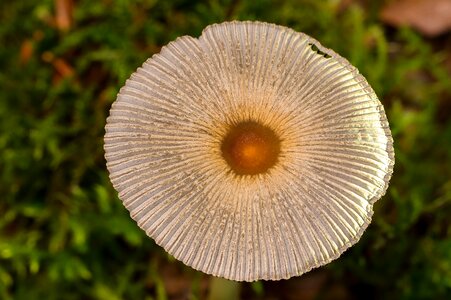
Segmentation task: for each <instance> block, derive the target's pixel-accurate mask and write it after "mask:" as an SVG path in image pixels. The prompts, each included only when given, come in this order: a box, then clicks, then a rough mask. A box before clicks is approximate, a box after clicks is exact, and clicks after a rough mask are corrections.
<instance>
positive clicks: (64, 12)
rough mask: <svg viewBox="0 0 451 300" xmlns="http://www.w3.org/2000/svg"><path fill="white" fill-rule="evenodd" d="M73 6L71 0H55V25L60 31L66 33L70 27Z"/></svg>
mask: <svg viewBox="0 0 451 300" xmlns="http://www.w3.org/2000/svg"><path fill="white" fill-rule="evenodd" d="M73 8H74V4H73V2H72V0H55V25H56V28H58V29H59V30H61V31H67V30H69V29H70V28H71V26H72V15H73Z"/></svg>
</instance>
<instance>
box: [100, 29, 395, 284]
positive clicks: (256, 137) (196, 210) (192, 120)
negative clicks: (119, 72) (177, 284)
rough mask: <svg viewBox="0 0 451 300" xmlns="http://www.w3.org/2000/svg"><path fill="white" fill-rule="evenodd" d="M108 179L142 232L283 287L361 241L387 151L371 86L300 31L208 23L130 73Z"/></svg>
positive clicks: (114, 112) (211, 263) (240, 276)
mask: <svg viewBox="0 0 451 300" xmlns="http://www.w3.org/2000/svg"><path fill="white" fill-rule="evenodd" d="M105 152H106V155H105V157H106V160H107V168H108V170H109V172H110V179H111V182H112V183H113V185H114V187H115V189H116V190H117V191H118V193H119V198H120V199H121V200H122V202H123V204H124V206H125V207H126V208H127V209H128V210H129V211H130V215H131V217H132V218H133V219H134V220H135V221H136V222H137V224H138V226H139V227H140V228H142V229H143V230H144V231H145V232H146V234H147V235H148V236H149V237H151V238H153V239H154V240H155V241H156V243H157V244H159V245H160V246H162V247H163V248H164V249H165V250H166V251H167V252H168V253H170V254H171V255H173V256H174V257H175V258H176V259H178V260H181V261H182V262H184V263H185V264H187V265H189V266H191V267H193V268H195V269H197V270H200V271H203V272H205V273H208V274H212V275H215V276H220V277H224V278H227V279H231V280H236V281H254V280H259V279H265V280H279V279H287V278H290V277H292V276H299V275H301V274H303V273H305V272H308V271H309V270H311V269H312V268H316V267H319V266H321V265H324V264H326V263H328V262H330V261H332V260H334V259H336V258H337V257H339V256H340V255H341V253H343V252H344V251H345V250H346V249H347V248H349V247H350V246H351V245H353V244H355V243H356V242H357V241H358V240H359V239H360V237H361V235H362V234H363V232H364V230H365V229H366V228H367V226H368V225H369V224H370V222H371V217H372V214H373V204H374V203H375V202H376V201H377V200H378V199H379V198H380V197H381V196H382V195H383V194H384V193H385V191H386V189H387V186H388V182H389V179H390V176H391V174H392V171H393V164H394V152H393V140H392V137H391V133H390V129H389V125H388V122H387V118H386V116H385V112H384V108H383V106H382V104H381V103H380V101H379V100H378V98H377V96H376V95H375V93H374V91H373V90H372V89H371V87H370V86H369V85H368V83H367V81H366V80H365V78H364V77H363V76H362V75H360V74H359V72H358V70H357V69H356V68H354V67H353V66H351V65H350V63H349V62H348V61H347V60H346V59H344V58H342V57H340V56H339V55H338V54H336V53H335V52H333V51H332V50H329V49H326V48H324V47H322V46H321V45H320V44H319V43H318V42H317V41H316V40H314V39H313V38H311V37H309V36H308V35H306V34H303V33H299V32H296V31H294V30H292V29H289V28H286V27H282V26H277V25H274V24H267V23H262V22H238V21H233V22H226V23H221V24H214V25H211V26H208V27H207V28H205V29H204V31H203V32H202V35H201V36H200V37H199V38H193V37H190V36H183V37H180V38H178V39H176V40H175V41H173V42H170V43H169V44H168V45H166V46H165V47H163V48H162V49H161V52H160V53H159V54H155V55H154V56H152V58H150V59H148V60H147V61H146V62H145V63H144V64H143V65H142V67H140V68H138V70H137V71H136V72H135V73H133V74H132V75H131V77H130V79H128V80H127V82H126V83H125V86H124V87H123V88H122V89H121V90H120V92H119V94H118V96H117V100H116V101H115V102H114V103H113V105H112V108H111V111H110V116H109V117H108V120H107V125H106V134H105Z"/></svg>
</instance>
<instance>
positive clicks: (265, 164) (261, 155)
mask: <svg viewBox="0 0 451 300" xmlns="http://www.w3.org/2000/svg"><path fill="white" fill-rule="evenodd" d="M221 151H222V156H223V157H224V159H225V160H226V161H227V163H228V164H229V166H230V167H231V168H232V170H233V171H235V173H237V174H239V175H254V174H259V173H264V172H266V171H267V170H268V169H269V168H271V167H272V166H273V165H274V164H275V163H276V162H277V158H278V156H279V152H280V140H279V138H278V137H277V136H276V134H275V133H274V132H273V131H272V130H271V129H270V128H268V127H265V126H263V125H260V124H258V123H255V122H252V121H248V122H243V123H239V124H237V125H235V126H233V127H231V128H230V130H229V132H228V133H227V135H226V136H225V138H224V140H223V141H222V145H221Z"/></svg>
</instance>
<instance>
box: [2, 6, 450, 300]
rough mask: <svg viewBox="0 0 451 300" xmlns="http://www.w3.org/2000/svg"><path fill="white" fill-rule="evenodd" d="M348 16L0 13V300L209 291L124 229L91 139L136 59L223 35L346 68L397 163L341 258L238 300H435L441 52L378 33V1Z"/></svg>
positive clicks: (172, 10) (445, 86)
mask: <svg viewBox="0 0 451 300" xmlns="http://www.w3.org/2000/svg"><path fill="white" fill-rule="evenodd" d="M58 2H59V3H60V4H61V3H63V4H64V3H66V4H67V3H73V6H70V7H69V11H70V12H71V16H72V18H70V19H69V20H68V22H69V23H68V24H69V25H68V26H66V25H67V24H66V25H64V24H65V23H64V20H63V22H62V21H61V20H60V21H59V23H58V21H57V20H56V19H55V14H56V11H57V10H56V9H55V7H56V6H55V3H58ZM345 2H346V3H348V5H343V3H345ZM357 2H358V1H338V0H335V1H333V0H329V1H313V0H299V1H296V0H284V1H275V0H262V1H244V0H242V1H239V0H238V1H237V0H229V1H227V0H224V1H218V0H211V1H189V0H174V1H156V0H140V1H126V0H118V1H113V0H100V1H86V0H79V1H59V0H56V1H50V0H43V1H39V2H36V1H14V2H10V3H8V4H7V3H2V4H0V20H1V25H0V45H1V46H0V70H1V72H0V87H1V93H0V128H1V131H0V171H1V172H0V176H1V177H0V194H1V195H2V199H1V201H0V214H1V218H0V299H185V298H190V299H200V298H201V299H203V298H205V297H206V294H207V293H208V289H209V284H210V277H209V276H207V275H203V274H201V273H199V272H196V271H194V270H192V269H190V268H188V267H185V266H183V265H182V264H181V263H179V262H177V261H174V260H173V259H172V258H170V257H168V256H167V254H165V253H164V251H162V250H161V249H160V247H158V246H156V245H155V244H154V242H153V241H152V240H151V239H149V238H147V237H146V236H145V234H144V233H143V232H142V231H141V230H140V229H139V228H138V227H137V226H136V225H135V223H133V222H132V221H131V219H130V218H129V216H128V213H127V211H126V210H125V209H124V208H123V206H122V204H121V202H120V201H119V200H118V199H117V195H116V192H115V191H114V190H113V188H112V186H111V184H110V182H109V180H108V175H107V172H106V169H105V161H104V158H103V154H104V152H103V149H102V146H103V134H104V125H105V119H106V117H107V115H108V110H109V107H110V105H111V103H112V102H113V101H114V99H115V95H116V93H117V92H118V90H119V88H120V87H121V86H122V85H123V84H124V82H125V80H126V79H127V78H128V77H129V76H130V74H131V73H132V72H133V71H134V70H135V69H136V68H137V67H138V66H140V65H141V64H142V62H143V61H144V60H145V59H147V58H148V57H150V56H151V55H152V54H154V53H156V52H158V51H159V49H160V48H161V47H162V46H163V45H165V44H166V43H168V42H169V41H171V40H173V39H175V38H176V37H178V36H181V35H194V36H198V35H199V34H200V32H201V30H202V29H203V28H204V27H205V26H207V25H208V24H211V23H215V22H222V21H224V20H230V19H240V20H247V19H250V20H254V19H258V20H262V21H267V22H273V23H277V24H281V25H286V26H289V27H292V28H294V29H296V30H298V31H303V32H305V33H307V34H309V35H311V36H313V37H315V38H316V39H318V40H319V41H320V42H321V43H322V44H323V45H324V46H326V47H330V48H332V49H334V50H335V51H336V52H338V53H339V54H341V55H342V56H344V57H346V58H348V59H349V60H350V61H351V63H353V64H354V65H355V66H357V67H358V68H359V70H360V71H361V73H362V74H363V75H364V76H365V77H366V78H367V79H368V81H369V83H370V84H371V85H372V87H373V88H374V89H375V91H376V93H377V94H378V96H379V97H380V99H381V101H382V103H383V104H384V105H385V108H386V111H387V114H388V118H389V121H390V125H391V128H392V132H393V137H394V140H395V151H396V165H395V172H394V176H393V178H392V180H391V185H390V188H389V190H388V192H387V195H386V196H385V197H384V198H382V200H380V201H379V202H378V203H377V204H376V206H375V214H374V221H373V223H372V225H371V226H370V227H369V229H368V230H367V232H366V233H365V235H364V236H363V238H362V240H361V241H360V242H359V243H358V244H357V245H356V246H354V247H352V248H351V249H350V250H348V251H347V252H346V253H345V254H344V255H343V256H342V257H341V258H340V259H338V260H336V261H334V262H333V263H331V264H329V265H327V266H326V267H323V268H321V269H319V270H316V271H313V272H311V273H309V274H307V275H304V276H302V277H299V278H293V279H291V280H288V281H281V282H276V283H267V282H263V283H254V284H243V285H242V291H241V294H242V297H243V298H246V299H278V298H283V299H298V298H301V296H303V297H307V298H308V297H310V298H308V299H314V298H318V299H338V298H341V299H347V298H351V299H352V298H354V299H360V298H366V299H431V298H433V299H445V298H447V297H450V296H451V228H450V225H449V224H450V222H449V218H450V215H451V76H450V70H451V57H450V56H451V54H450V53H451V42H450V38H449V37H450V36H449V33H448V34H447V35H445V36H442V37H439V38H436V39H428V40H426V39H424V38H423V37H421V36H420V35H419V34H417V33H416V32H414V31H412V30H410V29H408V28H400V29H392V28H387V27H385V26H384V25H383V24H381V23H380V22H379V20H378V12H379V10H380V8H381V6H382V5H383V2H384V1H380V2H379V1H371V2H370V3H371V4H365V5H359V3H357ZM362 2H364V1H362ZM349 3H350V4H349ZM365 3H366V2H365ZM66 21H67V20H66ZM324 278H325V279H324ZM306 282H313V283H314V284H313V286H314V285H315V284H316V285H317V286H319V287H321V288H318V289H316V290H315V289H313V288H312V286H310V289H309V286H305V285H303V284H305V283H306ZM302 287H306V288H305V289H303V288H302ZM306 290H307V292H308V291H310V294H308V293H307V294H306ZM290 295H291V296H290ZM308 295H310V296H308Z"/></svg>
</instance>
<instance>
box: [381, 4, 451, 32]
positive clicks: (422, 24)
mask: <svg viewBox="0 0 451 300" xmlns="http://www.w3.org/2000/svg"><path fill="white" fill-rule="evenodd" d="M381 19H382V21H383V22H385V23H387V24H390V25H393V26H396V27H398V26H403V25H407V26H411V27H413V28H415V29H417V30H418V31H420V32H421V33H423V34H425V35H427V36H430V37H434V36H437V35H440V34H442V33H445V32H447V31H449V30H450V29H451V0H400V1H397V2H394V3H391V4H389V5H388V6H386V7H385V8H384V9H383V10H382V12H381Z"/></svg>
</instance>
